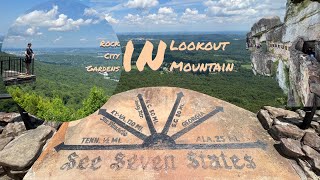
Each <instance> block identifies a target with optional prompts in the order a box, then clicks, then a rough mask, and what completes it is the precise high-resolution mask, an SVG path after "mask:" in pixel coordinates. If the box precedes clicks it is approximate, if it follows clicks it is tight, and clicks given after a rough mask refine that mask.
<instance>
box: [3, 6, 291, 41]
mask: <svg viewBox="0 0 320 180" xmlns="http://www.w3.org/2000/svg"><path fill="white" fill-rule="evenodd" d="M46 2H47V0H28V1H22V0H10V1H8V2H6V3H2V4H1V6H0V11H1V12H5V13H3V14H2V21H1V26H0V35H5V34H7V32H8V30H9V28H10V30H9V36H10V38H11V39H10V38H8V37H7V38H6V39H7V40H6V41H5V42H6V43H5V45H7V46H9V47H10V43H8V42H9V41H10V42H12V45H14V43H15V44H17V43H18V44H24V43H25V42H28V41H31V42H37V43H38V44H41V46H45V43H47V46H57V47H58V46H62V45H64V46H74V44H79V46H92V45H94V44H97V42H98V41H99V39H102V38H103V37H106V36H109V37H110V35H109V34H110V33H111V34H112V28H113V29H114V30H115V32H116V33H120V32H182V31H189V32H192V31H200V32H201V31H203V32H214V31H249V29H250V27H251V26H252V24H253V23H254V22H256V21H257V20H259V19H260V18H262V17H266V16H276V15H277V16H280V18H281V19H283V17H284V14H285V7H286V0H183V1H182V0H114V1H109V0H51V2H49V3H46ZM79 2H81V3H80V4H79ZM39 4H40V5H39ZM83 5H84V6H83ZM107 21H108V22H109V23H107ZM110 25H111V26H110ZM71 42H72V43H73V44H72V43H71ZM68 43H69V44H68ZM14 46H15V45H14Z"/></svg>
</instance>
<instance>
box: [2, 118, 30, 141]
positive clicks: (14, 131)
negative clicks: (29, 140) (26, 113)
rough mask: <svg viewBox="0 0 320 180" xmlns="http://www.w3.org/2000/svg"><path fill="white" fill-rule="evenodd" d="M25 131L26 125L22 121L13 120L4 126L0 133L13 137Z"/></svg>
mask: <svg viewBox="0 0 320 180" xmlns="http://www.w3.org/2000/svg"><path fill="white" fill-rule="evenodd" d="M25 131H26V127H25V125H24V123H23V122H21V121H20V122H13V123H9V124H8V125H6V126H5V128H4V129H3V131H2V134H1V135H2V136H4V137H15V136H19V135H21V134H22V133H23V132H25Z"/></svg>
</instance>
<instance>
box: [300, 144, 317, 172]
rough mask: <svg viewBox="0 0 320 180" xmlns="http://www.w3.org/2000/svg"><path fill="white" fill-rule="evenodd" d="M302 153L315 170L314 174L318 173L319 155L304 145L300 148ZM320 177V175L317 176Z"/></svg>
mask: <svg viewBox="0 0 320 180" xmlns="http://www.w3.org/2000/svg"><path fill="white" fill-rule="evenodd" d="M302 150H303V152H304V153H305V154H306V156H307V157H308V158H309V159H310V160H311V163H310V164H311V165H312V168H314V169H315V171H316V172H318V173H320V154H319V152H317V151H316V150H314V149H313V148H311V147H309V146H307V145H304V146H303V147H302ZM319 175H320V174H319Z"/></svg>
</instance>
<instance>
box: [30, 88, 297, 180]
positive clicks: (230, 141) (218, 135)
mask: <svg viewBox="0 0 320 180" xmlns="http://www.w3.org/2000/svg"><path fill="white" fill-rule="evenodd" d="M144 103H146V106H144ZM174 104H178V105H177V106H176V107H178V109H177V110H176V111H175V110H172V107H174ZM219 107H221V108H219ZM143 109H144V110H145V111H144V110H143ZM222 109H223V112H222V111H221V110H222ZM148 112H151V114H149V113H148ZM172 112H173V113H172ZM175 112H176V113H175ZM210 112H211V113H210ZM213 112H216V113H213ZM199 113H200V114H203V115H200V116H202V117H205V118H201V119H202V120H199V119H198V121H194V120H191V119H194V118H192V117H194V116H195V115H197V114H199ZM120 114H121V115H120ZM145 114H149V115H150V116H151V121H150V119H149V120H148V117H150V116H146V115H145ZM170 114H178V116H179V117H178V116H176V115H173V116H170ZM109 115H112V116H113V117H112V116H109ZM206 115H208V116H206ZM212 115H213V116H212ZM120 116H121V117H120ZM124 117H125V118H124ZM168 117H173V119H175V120H174V121H172V122H171V121H170V118H169V119H168ZM118 118H121V119H122V120H120V121H118V120H119V119H118ZM198 118H199V116H198ZM117 119H118V120H117ZM188 119H190V122H189V121H188ZM196 119H197V118H196ZM203 120H204V121H203ZM121 122H123V123H126V124H127V123H128V122H129V124H130V125H129V124H127V125H128V126H125V125H124V124H122V123H121ZM132 122H134V123H135V124H133V123H132ZM147 122H148V123H147ZM150 122H151V123H150ZM170 122H171V123H170ZM195 122H196V123H195ZM121 124H122V125H121ZM166 124H167V125H166ZM170 124H171V125H170ZM197 124H198V125H197ZM129 127H132V128H133V129H130V128H129ZM149 127H150V128H149ZM153 128H154V129H153ZM167 128H168V129H167ZM137 132H139V133H137ZM181 132H183V133H182V134H180V133H181ZM184 132H185V133H184ZM140 133H141V134H140ZM177 133H178V134H177ZM165 134H166V135H167V136H164V135H165ZM163 136H164V137H166V138H164V137H163ZM95 138H99V140H98V141H96V139H95ZM235 138H237V140H236V139H235ZM171 140H172V141H171ZM264 143H266V144H267V145H266V146H265V145H263V144H264ZM259 144H260V145H259ZM248 145H250V146H251V147H250V146H248ZM273 145H274V141H273V140H272V139H271V138H270V136H269V135H268V133H267V132H266V131H265V130H264V129H263V128H262V126H261V124H260V123H259V121H258V119H257V116H256V114H254V113H252V112H249V111H246V110H244V109H241V108H239V107H237V106H234V105H232V104H230V103H227V102H224V101H222V100H219V99H216V98H213V97H210V96H207V95H204V94H200V93H197V92H194V91H190V90H185V89H180V88H144V89H137V90H132V91H128V92H125V93H121V94H118V95H114V96H113V97H111V98H110V99H109V101H108V102H107V103H106V104H105V105H104V106H103V107H102V108H101V110H99V111H97V112H96V113H94V114H92V115H90V116H89V117H86V118H84V119H81V120H79V121H75V122H70V123H64V124H63V125H62V126H61V128H60V129H59V131H58V132H57V133H56V135H55V136H54V137H53V138H52V140H51V141H50V143H49V144H48V147H47V148H46V150H45V151H44V152H43V153H42V154H41V156H40V157H39V158H38V160H37V161H36V162H35V164H34V165H33V166H32V168H31V170H30V171H29V172H28V173H27V175H26V176H25V179H27V180H28V179H57V178H58V179H70V178H74V177H76V178H77V179H79V180H81V179H101V177H103V178H108V177H110V178H112V179H137V178H138V179H139V178H145V179H177V178H178V179H188V178H194V179H206V178H207V179H214V178H217V177H219V178H220V179H256V180H258V179H259V180H260V179H290V180H295V179H300V178H299V176H298V174H297V173H296V172H295V171H294V169H293V168H292V166H291V165H290V163H289V162H288V161H287V160H286V159H285V158H284V157H282V156H281V155H279V153H278V152H277V151H276V149H275V148H274V147H273ZM254 146H256V147H255V148H253V147H254ZM264 146H265V148H263V147H264ZM248 156H250V158H252V161H251V160H250V158H249V157H248ZM68 158H69V159H70V158H71V159H74V160H75V163H70V161H69V159H68ZM121 158H123V159H122V160H123V162H124V164H121V163H120V164H118V163H117V159H118V160H119V159H121ZM201 158H203V159H204V161H202V160H201ZM248 158H249V159H248ZM223 159H225V162H224V160H223ZM238 159H239V160H238ZM246 159H247V160H249V162H252V163H248V162H247V160H246ZM81 160H82V161H81ZM81 162H82V163H81ZM215 162H217V163H219V164H217V163H215ZM92 163H93V165H92ZM253 163H254V164H253ZM253 167H254V168H253Z"/></svg>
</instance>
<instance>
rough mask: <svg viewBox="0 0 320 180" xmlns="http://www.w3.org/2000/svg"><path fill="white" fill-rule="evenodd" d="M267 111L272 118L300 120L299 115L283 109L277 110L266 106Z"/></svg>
mask: <svg viewBox="0 0 320 180" xmlns="http://www.w3.org/2000/svg"><path fill="white" fill-rule="evenodd" d="M264 109H265V110H267V111H268V112H269V113H270V114H271V116H272V117H274V118H277V117H286V118H299V114H298V113H296V112H293V111H289V110H285V109H282V108H275V107H271V106H265V107H264Z"/></svg>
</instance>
